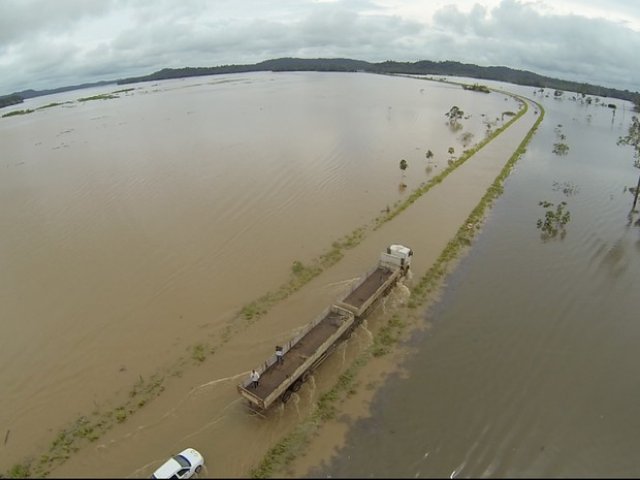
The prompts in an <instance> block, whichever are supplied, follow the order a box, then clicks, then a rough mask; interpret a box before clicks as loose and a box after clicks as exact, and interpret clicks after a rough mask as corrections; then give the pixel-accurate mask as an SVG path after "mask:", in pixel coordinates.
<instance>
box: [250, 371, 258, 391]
mask: <svg viewBox="0 0 640 480" xmlns="http://www.w3.org/2000/svg"><path fill="white" fill-rule="evenodd" d="M249 378H250V379H251V387H252V388H258V386H259V385H260V374H259V373H258V372H256V371H255V370H251V375H249Z"/></svg>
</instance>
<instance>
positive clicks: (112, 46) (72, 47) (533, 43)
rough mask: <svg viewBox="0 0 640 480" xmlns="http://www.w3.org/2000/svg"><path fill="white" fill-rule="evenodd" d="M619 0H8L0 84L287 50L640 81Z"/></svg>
mask: <svg viewBox="0 0 640 480" xmlns="http://www.w3.org/2000/svg"><path fill="white" fill-rule="evenodd" d="M635 3H636V2H628V1H623V0H607V1H606V2H605V1H604V0H564V1H554V2H551V1H550V0H537V1H527V0H502V1H499V0H477V1H473V0H458V1H452V0H449V1H447V0H434V1H429V2H424V1H400V0H378V1H375V0H351V1H346V0H342V1H341V0H335V1H322V2H321V1H313V0H280V1H269V2H264V1H262V0H245V1H241V0H217V1H215V2H212V1H209V0H182V1H179V2H176V1H174V0H56V1H55V2H51V1H50V0H13V1H12V0H3V1H2V2H0V93H10V92H13V91H19V90H23V89H27V88H35V89H43V88H51V87H58V86H64V85H72V84H79V83H84V82H90V81H97V80H110V79H117V78H122V77H126V76H131V75H142V74H146V73H151V72H153V71H155V70H158V69H161V68H164V67H182V66H214V65H221V64H229V63H254V62H258V61H261V60H266V59H269V58H275V57H280V56H300V57H349V58H354V59H360V60H368V61H373V62H377V61H383V60H399V61H416V60H423V59H425V60H456V61H461V62H465V63H476V64H479V65H485V66H487V65H504V66H508V67H512V68H518V69H525V70H531V71H534V72H536V73H540V74H543V75H549V76H554V77H559V78H565V79H568V80H577V81H585V82H588V83H594V84H600V85H605V86H611V87H616V88H627V89H629V90H634V91H637V90H640V60H638V59H637V58H636V57H637V55H635V52H637V51H638V49H639V47H640V33H639V32H640V28H639V26H640V5H639V6H636V5H635Z"/></svg>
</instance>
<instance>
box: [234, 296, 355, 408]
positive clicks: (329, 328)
mask: <svg viewBox="0 0 640 480" xmlns="http://www.w3.org/2000/svg"><path fill="white" fill-rule="evenodd" d="M320 317H321V318H319V319H317V320H316V321H314V322H312V324H311V325H310V328H309V329H308V330H307V331H305V332H302V333H301V334H300V335H298V336H297V337H296V338H294V339H293V340H292V341H291V342H289V344H288V345H285V346H284V348H283V352H284V354H283V362H282V364H278V362H277V359H276V356H275V355H273V356H272V357H271V358H269V359H268V360H267V361H266V362H264V364H263V365H262V366H261V367H260V368H259V369H257V370H258V373H260V382H259V385H258V387H257V388H252V387H251V381H250V380H246V381H244V382H243V383H242V384H240V385H239V386H238V390H239V391H240V393H241V394H242V395H243V396H244V397H245V398H247V399H248V400H249V401H250V402H252V403H254V404H256V405H258V406H259V407H260V408H262V409H266V408H268V407H269V405H271V404H272V403H273V402H274V401H275V400H277V399H278V398H279V397H280V396H281V395H282V394H283V393H284V392H285V391H286V390H287V389H288V388H289V387H290V386H291V385H292V384H293V383H294V382H295V381H296V380H298V379H299V378H300V377H301V376H302V374H304V373H305V372H306V371H308V370H309V369H311V368H313V367H314V365H315V364H316V363H318V362H320V361H322V360H323V359H324V356H325V355H326V354H327V353H328V351H329V350H330V348H331V347H333V346H335V344H336V343H337V339H338V338H339V337H341V336H342V335H343V334H344V333H345V332H346V331H347V330H348V329H349V328H350V327H351V326H352V325H353V322H354V317H353V314H351V313H350V312H349V311H345V310H342V309H340V308H336V307H335V306H332V307H330V308H329V309H327V311H326V312H323V314H322V315H321V316H320Z"/></svg>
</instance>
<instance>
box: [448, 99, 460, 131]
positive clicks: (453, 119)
mask: <svg viewBox="0 0 640 480" xmlns="http://www.w3.org/2000/svg"><path fill="white" fill-rule="evenodd" d="M444 116H445V117H448V118H449V125H450V126H451V128H453V129H454V130H457V129H459V128H460V124H459V123H458V121H459V120H460V119H461V118H462V117H464V112H463V111H462V110H460V108H459V107H458V106H456V105H454V106H453V107H451V109H450V110H449V111H448V112H447V113H445V114H444Z"/></svg>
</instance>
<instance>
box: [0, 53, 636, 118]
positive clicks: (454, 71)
mask: <svg viewBox="0 0 640 480" xmlns="http://www.w3.org/2000/svg"><path fill="white" fill-rule="evenodd" d="M260 71H273V72H283V71H317V72H369V73H382V74H384V73H390V74H411V75H451V76H456V77H470V78H477V79H482V80H496V81H501V82H506V83H513V84H516V85H524V86H531V87H535V88H550V89H555V90H564V91H571V92H576V93H580V94H585V95H595V96H601V97H611V98H618V99H620V100H628V101H631V102H633V103H634V104H635V106H636V110H640V93H638V92H630V91H629V90H620V89H616V88H608V87H603V86H599V85H591V84H588V83H584V82H572V81H569V80H561V79H557V78H552V77H546V76H543V75H539V74H537V73H533V72H530V71H527V70H517V69H513V68H510V67H500V66H499V67H495V66H492V67H482V66H479V65H474V64H470V63H460V62H455V61H443V62H433V61H430V60H420V61H417V62H396V61H392V60H387V61H384V62H379V63H371V62H366V61H364V60H352V59H348V58H315V59H304V58H291V57H287V58H277V59H272V60H265V61H263V62H259V63H254V64H240V65H234V64H231V65H220V66H215V67H183V68H163V69H162V70H158V71H156V72H154V73H151V74H149V75H143V76H139V77H129V78H123V79H120V80H116V81H111V82H108V81H102V82H94V83H89V84H83V85H76V86H71V87H61V88H57V89H51V90H40V91H37V90H24V91H22V92H15V93H12V94H10V95H5V96H0V108H1V107H4V106H8V105H15V104H16V103H21V102H22V101H23V99H26V98H32V97H37V96H41V95H49V94H52V93H59V92H63V91H69V90H75V89H80V88H87V87H93V86H99V85H104V84H110V83H116V84H118V85H124V84H129V83H137V82H146V81H157V80H168V79H176V78H186V77H195V76H202V75H221V74H227V73H246V72H260Z"/></svg>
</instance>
